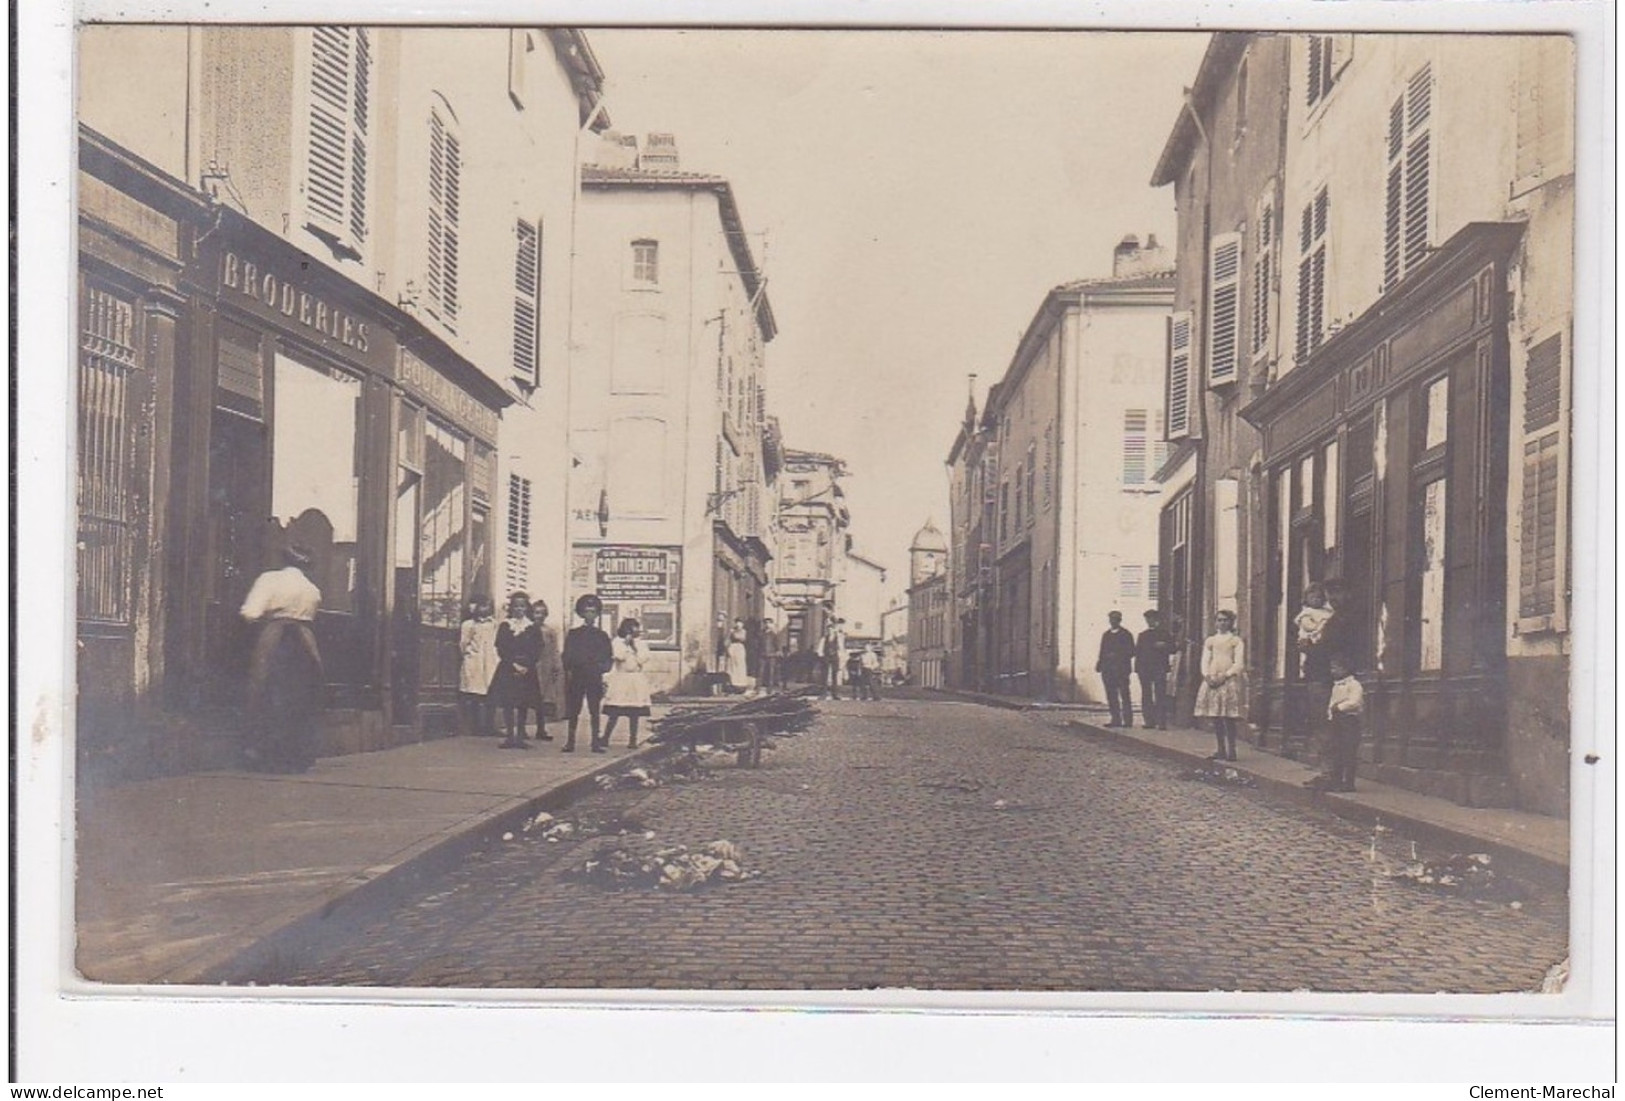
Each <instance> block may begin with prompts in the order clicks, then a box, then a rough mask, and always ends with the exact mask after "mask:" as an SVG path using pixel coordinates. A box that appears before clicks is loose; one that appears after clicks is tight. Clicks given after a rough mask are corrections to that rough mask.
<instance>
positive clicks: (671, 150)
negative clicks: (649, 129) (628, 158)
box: [638, 133, 677, 172]
mask: <svg viewBox="0 0 1625 1101" xmlns="http://www.w3.org/2000/svg"><path fill="white" fill-rule="evenodd" d="M638 167H639V168H652V169H654V170H656V171H663V172H675V171H677V138H676V136H675V135H673V134H653V133H652V134H650V135H649V136H648V137H647V138H645V139H644V142H643V156H642V157H640V158H638Z"/></svg>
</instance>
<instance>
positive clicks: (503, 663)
mask: <svg viewBox="0 0 1625 1101" xmlns="http://www.w3.org/2000/svg"><path fill="white" fill-rule="evenodd" d="M496 648H497V657H498V658H499V659H500V660H499V661H498V662H497V671H496V676H494V677H493V678H491V693H490V695H491V702H492V704H493V705H494V706H497V707H501V708H502V717H503V721H504V723H505V725H506V726H507V728H508V737H507V738H506V739H505V740H504V741H503V742H502V743H501V745H500V746H499V748H501V749H529V748H530V745H529V744H528V743H527V742H526V741H525V712H527V711H535V712H536V715H537V718H538V730H537V733H538V734H540V733H542V731H541V730H540V717H541V714H542V693H541V688H540V686H539V685H538V684H537V682H536V662H537V661H538V660H539V659H540V658H541V656H542V632H541V629H540V628H539V627H537V626H536V624H535V622H534V621H533V620H532V619H531V618H530V597H529V596H528V595H526V594H525V593H522V592H516V593H514V594H513V595H512V596H510V597H509V598H508V618H507V619H504V620H503V621H502V622H501V623H499V624H497V638H496ZM516 716H517V720H516Z"/></svg>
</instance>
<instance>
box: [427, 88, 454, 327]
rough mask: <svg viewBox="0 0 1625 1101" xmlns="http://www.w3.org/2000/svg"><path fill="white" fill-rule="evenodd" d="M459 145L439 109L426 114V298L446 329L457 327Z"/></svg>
mask: <svg viewBox="0 0 1625 1101" xmlns="http://www.w3.org/2000/svg"><path fill="white" fill-rule="evenodd" d="M461 188H462V146H461V143H460V142H459V141H458V140H457V135H456V134H454V133H453V132H452V130H451V128H450V127H449V126H448V125H447V124H446V121H445V119H444V118H442V117H441V114H440V112H439V111H438V110H431V111H430V113H429V249H428V271H427V273H426V278H427V281H428V285H429V299H430V302H431V304H432V307H433V309H434V312H435V315H436V316H438V317H439V318H440V320H441V321H443V322H445V325H446V327H447V328H448V329H451V330H453V331H455V330H456V327H457V276H458V263H457V240H458V226H457V215H458V206H459V202H460V200H461Z"/></svg>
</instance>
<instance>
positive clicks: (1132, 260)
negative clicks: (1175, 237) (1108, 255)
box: [1112, 233, 1174, 279]
mask: <svg viewBox="0 0 1625 1101" xmlns="http://www.w3.org/2000/svg"><path fill="white" fill-rule="evenodd" d="M1173 266H1174V265H1173V261H1172V260H1171V259H1170V258H1169V256H1168V250H1167V249H1165V248H1163V247H1162V245H1160V244H1158V243H1157V235H1156V234H1154V233H1152V234H1147V235H1146V239H1145V245H1144V246H1143V247H1142V246H1141V245H1140V239H1139V238H1138V237H1137V236H1135V235H1134V234H1132V233H1130V234H1129V235H1128V236H1126V237H1124V238H1123V239H1122V240H1121V241H1119V242H1118V243H1117V247H1116V248H1114V249H1112V278H1113V279H1133V278H1135V277H1137V276H1142V275H1151V274H1153V273H1155V272H1161V271H1170V270H1172V269H1173Z"/></svg>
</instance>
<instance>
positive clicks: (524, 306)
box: [513, 218, 542, 386]
mask: <svg viewBox="0 0 1625 1101" xmlns="http://www.w3.org/2000/svg"><path fill="white" fill-rule="evenodd" d="M514 246H515V247H514V253H515V254H514V269H513V375H514V378H516V379H518V380H520V381H521V382H522V383H524V384H525V385H527V386H536V385H537V384H538V383H539V382H540V381H541V380H540V377H539V376H540V372H539V370H538V367H537V344H538V337H539V334H538V331H537V312H538V308H539V305H540V300H539V294H540V290H541V260H542V256H541V233H540V231H539V230H538V227H536V226H533V225H531V224H530V223H529V222H527V221H525V220H524V219H523V218H521V219H519V220H518V221H517V222H516V223H515V224H514Z"/></svg>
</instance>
